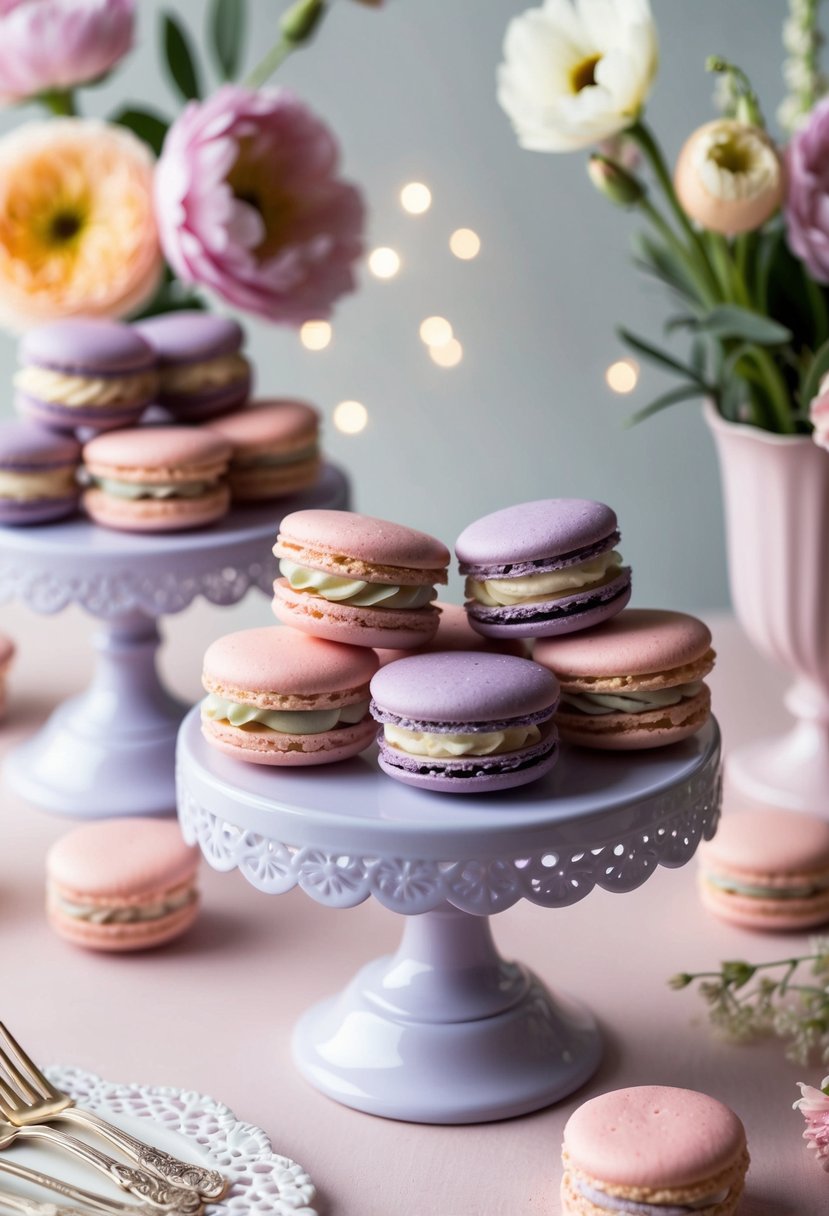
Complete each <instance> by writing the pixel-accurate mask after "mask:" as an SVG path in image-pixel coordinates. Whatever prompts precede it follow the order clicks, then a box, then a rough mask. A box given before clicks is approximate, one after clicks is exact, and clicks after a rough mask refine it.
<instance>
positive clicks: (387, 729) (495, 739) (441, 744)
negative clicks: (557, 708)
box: [383, 722, 541, 760]
mask: <svg viewBox="0 0 829 1216" xmlns="http://www.w3.org/2000/svg"><path fill="white" fill-rule="evenodd" d="M383 734H384V736H385V740H386V742H387V743H390V744H391V746H392V747H396V748H397V749H398V751H401V752H406V753H407V754H408V755H410V756H430V757H431V758H432V759H434V760H441V759H444V760H449V759H451V758H452V757H453V756H496V755H500V753H501V752H515V751H518V749H519V748H520V747H530V746H531V745H532V744H533V743H538V741H539V739H540V738H541V731H540V730H539V729H538V727H537V726H511V727H509V728H508V729H507V730H493V731H475V732H470V733H469V734H463V733H462V732H459V733H458V734H451V733H448V732H447V733H446V734H443V733H437V732H434V733H432V732H429V731H420V730H407V729H406V728H405V727H403V726H394V725H393V724H392V723H389V722H387V723H386V725H385V726H384V727H383Z"/></svg>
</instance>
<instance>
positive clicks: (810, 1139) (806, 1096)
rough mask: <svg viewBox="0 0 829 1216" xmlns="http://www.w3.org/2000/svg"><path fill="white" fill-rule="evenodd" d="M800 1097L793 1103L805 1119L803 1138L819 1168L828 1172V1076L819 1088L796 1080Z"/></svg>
mask: <svg viewBox="0 0 829 1216" xmlns="http://www.w3.org/2000/svg"><path fill="white" fill-rule="evenodd" d="M798 1084H799V1086H800V1093H801V1095H802V1096H801V1097H800V1098H798V1099H797V1101H796V1102H795V1103H794V1108H795V1110H799V1111H800V1112H801V1114H802V1115H803V1117H804V1119H805V1120H806V1130H805V1131H804V1133H803V1139H804V1140H805V1141H806V1142H807V1144H808V1146H809V1148H811V1149H813V1150H814V1152H815V1153H816V1154H817V1158H818V1161H819V1162H820V1165H821V1168H822V1169H824V1170H826V1171H827V1173H829V1094H828V1093H825V1092H824V1091H825V1090H826V1089H827V1088H829V1077H824V1078H823V1081H822V1082H821V1086H822V1088H821V1089H815V1087H814V1086H813V1085H804V1084H803V1082H802V1081H800V1082H798Z"/></svg>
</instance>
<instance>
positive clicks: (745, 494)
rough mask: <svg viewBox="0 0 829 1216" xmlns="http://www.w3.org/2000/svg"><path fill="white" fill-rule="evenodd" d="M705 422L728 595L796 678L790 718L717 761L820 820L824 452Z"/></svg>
mask: <svg viewBox="0 0 829 1216" xmlns="http://www.w3.org/2000/svg"><path fill="white" fill-rule="evenodd" d="M706 420H707V422H708V425H709V427H710V428H711V431H712V433H713V435H714V440H715V442H716V445H717V453H718V455H719V460H720V472H721V475H722V484H723V497H724V500H725V522H726V539H727V547H728V569H729V580H730V584H731V598H732V601H733V604H734V609H735V611H736V613H737V617H738V618H739V621H740V624H741V625H742V627H743V628H744V629H745V631H746V633H747V634H748V636H749V638H750V639H751V640H752V642H753V643H754V645H755V646H756V647H757V648H758V650H761V651H762V652H763V654H764V655H766V656H767V657H768V658H769V659H771V660H772V661H773V662H775V663H777V664H778V665H779V666H781V667H784V668H785V669H786V670H787V671H790V672H791V673H792V674H793V675H794V676H795V682H794V684H793V685H792V687H791V688H790V689H789V691H788V693H787V694H786V707H787V709H788V710H789V711H790V712H791V713H792V714H793V715H794V718H795V725H794V727H793V728H792V729H791V730H790V731H789V732H788V733H787V734H784V735H782V736H780V737H778V738H773V739H762V740H759V741H757V742H755V743H751V744H748V745H747V746H745V747H742V748H738V749H737V750H736V751H734V752H732V753H731V754H730V755H729V756H728V757H727V760H726V775H727V778H728V781H729V784H730V786H731V788H732V789H733V790H735V791H737V792H739V793H741V794H743V795H744V796H745V797H746V798H748V799H749V800H751V801H752V802H759V803H762V804H764V805H767V806H775V807H781V808H786V809H790V810H801V811H812V812H816V813H818V814H822V815H824V816H827V817H829V452H826V451H824V450H823V449H822V448H819V447H817V445H816V444H815V443H813V442H812V440H811V439H810V438H809V437H808V436H803V435H800V436H788V435H774V434H770V433H769V432H768V431H762V430H759V429H758V428H757V427H753V426H742V425H738V424H736V423H732V422H726V421H725V419H724V418H721V417H720V415H719V414H718V413H717V411H716V409H715V408H714V406H713V405H708V406H706Z"/></svg>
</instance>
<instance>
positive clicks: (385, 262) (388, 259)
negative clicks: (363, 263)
mask: <svg viewBox="0 0 829 1216" xmlns="http://www.w3.org/2000/svg"><path fill="white" fill-rule="evenodd" d="M368 268H369V270H370V271H371V273H372V274H373V275H374V276H375V277H376V278H378V279H393V278H394V276H395V275H396V274H397V272H398V270H399V269H400V254H399V253H398V252H397V250H396V249H389V247H388V246H387V245H381V246H380V247H379V248H378V249H372V251H371V253H370V254H369V257H368Z"/></svg>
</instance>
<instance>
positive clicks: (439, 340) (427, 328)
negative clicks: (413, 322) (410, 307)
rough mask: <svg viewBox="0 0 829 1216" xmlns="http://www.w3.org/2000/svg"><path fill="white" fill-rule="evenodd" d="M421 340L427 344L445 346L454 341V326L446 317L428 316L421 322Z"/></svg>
mask: <svg viewBox="0 0 829 1216" xmlns="http://www.w3.org/2000/svg"><path fill="white" fill-rule="evenodd" d="M420 340H421V341H422V342H425V343H426V345H427V346H445V345H446V343H447V342H451V341H452V326H451V323H450V322H449V321H447V320H446V317H427V318H426V320H425V321H421V323H420Z"/></svg>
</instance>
